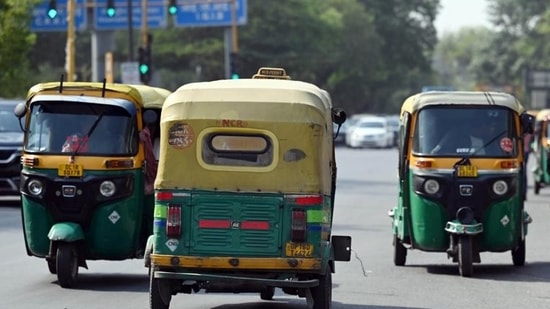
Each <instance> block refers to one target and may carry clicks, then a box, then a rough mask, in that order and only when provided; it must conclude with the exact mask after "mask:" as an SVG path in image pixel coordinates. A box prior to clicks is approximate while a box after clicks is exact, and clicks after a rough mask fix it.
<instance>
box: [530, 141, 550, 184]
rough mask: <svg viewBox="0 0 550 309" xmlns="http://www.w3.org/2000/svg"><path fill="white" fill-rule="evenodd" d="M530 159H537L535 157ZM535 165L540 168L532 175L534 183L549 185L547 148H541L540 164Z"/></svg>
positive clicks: (549, 174)
mask: <svg viewBox="0 0 550 309" xmlns="http://www.w3.org/2000/svg"><path fill="white" fill-rule="evenodd" d="M532 157H534V158H535V159H538V158H537V156H532ZM536 165H537V166H539V167H540V168H539V169H537V170H536V171H535V173H534V176H535V177H534V178H535V181H537V182H540V183H543V184H550V173H549V172H548V167H549V166H548V148H542V149H541V150H540V162H537V164H536Z"/></svg>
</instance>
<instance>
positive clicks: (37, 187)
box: [27, 179, 44, 196]
mask: <svg viewBox="0 0 550 309" xmlns="http://www.w3.org/2000/svg"><path fill="white" fill-rule="evenodd" d="M27 190H28V191H29V193H30V194H31V195H34V196H37V195H40V194H42V191H43V190H44V185H43V184H42V182H41V181H40V180H38V179H33V180H31V181H29V182H28V183H27Z"/></svg>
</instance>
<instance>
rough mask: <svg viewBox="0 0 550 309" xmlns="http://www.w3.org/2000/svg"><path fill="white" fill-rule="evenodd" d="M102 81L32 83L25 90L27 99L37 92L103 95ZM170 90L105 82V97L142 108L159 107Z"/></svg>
mask: <svg viewBox="0 0 550 309" xmlns="http://www.w3.org/2000/svg"><path fill="white" fill-rule="evenodd" d="M103 87H104V84H103V83H99V82H63V83H62V84H61V83H60V82H47V83H39V84H36V85H34V86H33V87H31V88H30V89H29V91H28V92H27V100H28V99H30V98H32V97H34V96H35V95H37V94H39V93H40V94H58V95H63V94H67V95H86V96H96V97H101V96H103ZM170 93H171V92H170V91H169V90H167V89H163V88H159V87H153V86H147V85H128V84H117V83H106V84H105V94H104V95H105V97H107V98H125V99H128V100H131V101H133V102H135V103H137V104H139V105H141V106H142V107H144V108H161V107H162V104H163V102H164V100H165V99H166V97H168V95H170Z"/></svg>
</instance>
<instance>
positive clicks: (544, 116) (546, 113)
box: [535, 109, 550, 121]
mask: <svg viewBox="0 0 550 309" xmlns="http://www.w3.org/2000/svg"><path fill="white" fill-rule="evenodd" d="M548 119H550V109H542V110H540V111H539V112H538V113H537V116H535V120H536V121H545V120H548Z"/></svg>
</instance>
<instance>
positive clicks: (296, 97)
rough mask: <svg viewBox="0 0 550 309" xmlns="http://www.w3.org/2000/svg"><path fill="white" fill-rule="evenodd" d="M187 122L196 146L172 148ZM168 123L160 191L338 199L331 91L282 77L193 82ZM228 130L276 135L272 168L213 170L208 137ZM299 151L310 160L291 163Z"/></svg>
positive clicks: (165, 114)
mask: <svg viewBox="0 0 550 309" xmlns="http://www.w3.org/2000/svg"><path fill="white" fill-rule="evenodd" d="M230 123H231V124H230ZM232 123H235V124H236V125H232ZM183 124H185V126H187V128H188V131H189V132H192V135H189V136H188V137H189V138H188V139H187V141H189V144H186V145H185V146H182V147H175V146H174V145H173V144H169V140H168V138H169V136H170V133H171V130H172V129H173V128H174V127H176V126H178V125H183ZM239 124H242V125H239ZM160 125H161V141H160V158H159V168H158V173H157V178H156V181H155V188H157V189H170V188H201V189H207V190H208V189H211V190H220V191H223V190H228V191H236V190H239V191H241V192H243V191H247V192H259V191H262V192H286V193H288V192H294V193H299V192H302V193H304V192H308V193H319V192H323V193H326V194H329V193H330V190H331V179H332V178H331V170H330V167H331V163H329V162H331V160H333V159H332V158H333V148H332V147H333V141H332V106H331V101H330V96H329V94H328V92H326V91H325V90H322V89H320V88H318V87H317V86H315V85H313V84H309V83H306V82H301V81H295V80H282V79H238V80H218V81H210V82H197V83H190V84H186V85H183V86H181V87H180V88H178V89H177V90H176V91H174V92H173V93H172V94H171V95H170V96H168V98H167V99H166V101H165V103H164V105H163V108H162V113H161V121H160ZM228 130H233V132H237V131H238V132H241V133H242V134H259V133H258V132H264V133H265V132H269V133H266V134H268V135H270V136H271V137H272V142H273V147H274V154H273V156H274V159H273V161H272V162H271V163H270V165H269V166H264V167H262V168H255V167H253V168H250V167H237V166H227V167H219V166H217V165H205V163H204V162H202V161H201V160H202V159H201V158H202V154H201V151H202V150H201V149H203V148H204V147H205V146H204V144H203V142H204V141H203V140H202V138H206V135H207V134H206V132H228ZM189 134H191V133H189ZM296 150H300V151H301V152H303V153H304V154H305V157H304V158H303V159H300V160H297V161H288V160H287V161H285V159H284V156H285V153H287V152H289V151H291V152H292V151H296ZM289 175H290V176H289ZM236 179H238V181H235V180H236Z"/></svg>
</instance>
